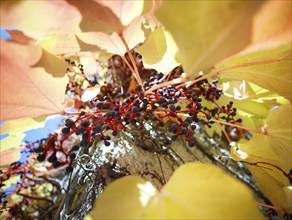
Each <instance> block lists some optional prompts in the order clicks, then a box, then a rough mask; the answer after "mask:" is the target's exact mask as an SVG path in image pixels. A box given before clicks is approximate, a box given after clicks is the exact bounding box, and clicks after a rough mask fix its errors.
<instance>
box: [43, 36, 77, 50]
mask: <svg viewBox="0 0 292 220" xmlns="http://www.w3.org/2000/svg"><path fill="white" fill-rule="evenodd" d="M38 44H39V45H40V46H41V47H42V48H44V49H45V50H47V51H49V52H50V53H52V54H67V53H74V52H78V51H80V45H79V44H78V41H77V39H76V37H75V35H74V34H60V35H53V36H51V37H48V38H44V39H41V40H39V41H38Z"/></svg>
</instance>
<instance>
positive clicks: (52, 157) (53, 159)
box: [48, 155, 58, 163]
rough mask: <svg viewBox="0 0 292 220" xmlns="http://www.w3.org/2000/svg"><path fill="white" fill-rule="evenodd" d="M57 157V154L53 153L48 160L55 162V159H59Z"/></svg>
mask: <svg viewBox="0 0 292 220" xmlns="http://www.w3.org/2000/svg"><path fill="white" fill-rule="evenodd" d="M57 159H58V158H57V157H56V155H51V156H50V157H49V158H48V161H49V162H50V163H53V162H55V161H57Z"/></svg>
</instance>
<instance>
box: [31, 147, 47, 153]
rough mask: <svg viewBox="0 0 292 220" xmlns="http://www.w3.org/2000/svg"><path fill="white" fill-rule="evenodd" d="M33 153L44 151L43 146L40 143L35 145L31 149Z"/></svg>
mask: <svg viewBox="0 0 292 220" xmlns="http://www.w3.org/2000/svg"><path fill="white" fill-rule="evenodd" d="M33 151H34V152H35V153H42V152H43V151H44V147H43V146H42V145H40V146H38V147H36V148H35V149H34V150H33Z"/></svg>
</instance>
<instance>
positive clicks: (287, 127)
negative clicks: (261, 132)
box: [267, 104, 292, 172]
mask: <svg viewBox="0 0 292 220" xmlns="http://www.w3.org/2000/svg"><path fill="white" fill-rule="evenodd" d="M291 115H292V107H291V104H286V105H283V106H280V107H279V108H277V109H275V110H273V111H271V113H270V114H269V116H268V118H267V140H268V143H269V146H270V147H271V148H273V150H274V151H275V152H276V154H277V155H278V156H279V158H281V160H282V161H285V163H286V164H287V166H286V167H285V168H286V169H287V170H286V171H288V172H289V169H291V168H292V118H291Z"/></svg>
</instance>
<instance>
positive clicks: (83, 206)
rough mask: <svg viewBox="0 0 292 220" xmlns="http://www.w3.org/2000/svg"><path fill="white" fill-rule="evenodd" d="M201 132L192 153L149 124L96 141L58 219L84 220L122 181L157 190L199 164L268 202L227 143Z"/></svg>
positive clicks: (68, 180)
mask: <svg viewBox="0 0 292 220" xmlns="http://www.w3.org/2000/svg"><path fill="white" fill-rule="evenodd" d="M197 127H198V128H197V130H196V131H195V132H194V133H193V135H192V136H193V139H194V140H195V143H196V144H195V146H194V147H191V148H190V147H188V145H187V142H186V141H185V140H184V139H183V138H180V139H178V140H177V141H174V142H171V141H170V137H169V136H167V131H166V129H165V128H160V127H157V126H155V125H151V124H149V123H145V124H143V125H141V124H140V125H136V126H129V127H128V128H127V130H125V131H120V132H119V133H118V135H117V136H116V137H114V139H112V140H111V146H110V147H105V146H104V145H103V142H96V143H94V144H93V146H91V147H90V148H89V149H83V151H84V152H83V156H79V159H78V160H77V162H76V167H75V169H74V172H73V173H72V175H71V178H69V177H68V176H67V177H65V178H64V179H63V181H64V183H65V185H66V187H65V189H66V188H67V189H68V190H67V192H66V193H65V192H64V194H61V195H60V196H59V197H58V198H57V199H58V200H59V201H60V207H59V210H58V212H57V213H56V214H55V219H70V220H71V219H76V220H77V219H78V220H79V219H82V218H83V217H84V216H85V215H86V214H87V213H88V212H89V211H90V210H91V208H92V206H93V202H94V200H95V198H97V197H98V196H99V195H100V194H101V193H102V192H103V190H104V188H105V187H106V186H107V185H108V184H110V183H111V182H112V181H114V180H115V179H118V178H120V177H122V176H125V175H138V176H141V177H142V178H144V179H145V180H147V181H150V182H151V183H152V184H153V185H155V186H156V187H157V188H158V189H159V188H161V187H162V186H163V185H164V184H165V183H166V182H167V181H168V180H169V178H170V177H171V175H172V173H173V171H174V170H175V169H176V168H177V167H178V166H180V165H182V164H184V163H187V162H196V161H197V162H202V163H212V164H215V165H217V166H219V167H221V168H222V169H224V170H225V171H226V172H227V173H229V174H230V175H232V176H234V177H235V178H237V179H239V180H241V181H242V182H244V183H245V184H246V185H248V186H249V187H250V188H251V189H252V190H253V191H254V193H255V195H256V197H257V199H258V200H259V201H263V199H265V198H264V196H263V195H262V193H261V192H260V191H259V189H258V187H257V186H256V184H255V182H254V180H253V178H252V176H251V174H250V172H249V171H248V170H247V168H246V167H245V166H244V165H243V164H242V163H240V162H236V161H233V160H231V159H229V158H228V156H229V146H228V144H227V143H226V142H224V141H220V142H215V141H214V140H213V139H212V138H209V137H208V136H207V134H206V133H205V132H204V130H203V129H202V128H200V127H199V126H197ZM87 151H88V152H87ZM68 184H69V185H68Z"/></svg>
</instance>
